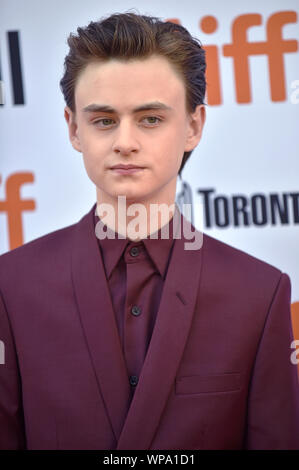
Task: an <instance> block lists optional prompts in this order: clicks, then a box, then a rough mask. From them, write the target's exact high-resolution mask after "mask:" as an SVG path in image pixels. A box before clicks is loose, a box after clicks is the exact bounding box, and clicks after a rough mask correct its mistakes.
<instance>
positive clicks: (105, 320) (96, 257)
mask: <svg viewBox="0 0 299 470" xmlns="http://www.w3.org/2000/svg"><path fill="white" fill-rule="evenodd" d="M95 207H96V204H95V205H94V206H93V207H92V209H91V210H90V212H89V213H88V214H86V215H85V216H84V217H83V218H82V219H81V220H80V221H79V222H78V223H77V224H76V225H75V229H74V230H75V231H74V239H73V245H72V255H71V256H72V276H73V285H74V290H75V297H76V300H77V304H78V310H79V314H80V317H81V321H82V327H83V330H84V333H85V337H86V342H87V345H88V349H89V353H90V357H91V361H92V364H93V368H94V371H95V375H96V379H97V382H98V386H99V390H100V392H101V393H102V396H103V399H104V402H105V404H106V407H107V413H108V417H109V419H110V423H111V426H112V430H113V432H114V436H115V439H116V441H117V440H118V438H119V436H120V433H121V430H122V427H123V424H124V421H125V418H126V415H127V411H128V406H129V399H130V385H129V381H128V373H127V368H126V364H125V361H124V356H123V353H122V350H121V345H120V340H119V335H118V330H117V324H116V320H115V315H114V311H113V306H112V302H111V298H110V293H109V287H108V284H107V280H106V276H105V270H104V266H103V263H102V258H101V254H100V251H99V246H98V241H97V239H96V236H95V228H94V222H93V213H94V210H95Z"/></svg>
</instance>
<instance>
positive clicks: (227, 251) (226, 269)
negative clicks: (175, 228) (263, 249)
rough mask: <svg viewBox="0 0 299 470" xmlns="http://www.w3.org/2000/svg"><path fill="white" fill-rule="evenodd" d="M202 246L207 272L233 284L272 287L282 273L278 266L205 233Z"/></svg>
mask: <svg viewBox="0 0 299 470" xmlns="http://www.w3.org/2000/svg"><path fill="white" fill-rule="evenodd" d="M203 248H204V259H205V260H206V264H207V265H208V266H209V268H208V269H209V272H211V271H213V272H214V273H217V277H222V279H223V278H225V277H227V278H228V279H230V280H231V281H232V282H233V283H234V284H235V285H237V284H239V283H241V282H242V283H243V284H244V283H245V284H246V285H247V286H250V285H261V286H266V285H267V284H268V285H269V287H271V288H273V287H274V285H276V284H277V283H278V282H279V280H280V278H281V275H282V274H283V273H282V271H281V270H280V269H279V268H278V267H276V266H274V265H272V264H270V263H267V262H266V261H263V260H261V259H259V258H256V257H255V256H253V255H250V254H249V253H246V252H245V251H243V250H241V249H239V248H235V247H233V246H231V245H229V244H227V243H225V242H223V241H220V240H218V239H216V238H214V237H212V236H210V235H207V234H206V233H204V235H203ZM210 268H211V269H210Z"/></svg>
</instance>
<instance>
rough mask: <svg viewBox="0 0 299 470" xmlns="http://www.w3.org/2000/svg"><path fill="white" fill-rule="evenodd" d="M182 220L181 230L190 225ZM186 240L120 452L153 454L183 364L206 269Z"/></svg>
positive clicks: (168, 283) (175, 259)
mask: <svg viewBox="0 0 299 470" xmlns="http://www.w3.org/2000/svg"><path fill="white" fill-rule="evenodd" d="M181 217H182V218H181V224H183V222H184V223H185V224H189V222H188V221H187V220H186V219H185V218H184V217H183V215H182V216H181ZM189 227H190V224H189ZM192 227H193V226H192ZM193 229H194V228H193ZM183 235H184V234H183V233H182V237H181V238H179V239H177V240H175V243H174V248H173V253H172V256H171V260H170V264H169V268H168V272H167V276H166V279H165V284H164V288H163V292H162V297H161V301H160V306H159V310H158V314H157V318H156V323H155V327H154V330H153V334H152V338H151V342H150V345H149V349H148V352H147V355H146V358H145V362H144V364H143V368H142V372H141V374H140V378H139V382H138V385H137V387H136V390H135V394H134V398H133V400H132V403H131V407H130V409H129V412H128V415H127V418H126V421H125V424H124V427H123V429H122V432H121V435H120V438H119V441H118V446H117V449H118V450H120V449H134V450H138V449H141V450H144V449H150V445H151V442H152V440H153V438H154V435H155V432H156V430H157V428H158V425H159V421H160V418H161V415H162V413H163V410H164V407H165V405H166V403H167V398H168V396H169V393H170V391H171V387H172V386H173V383H174V380H175V376H176V372H177V369H178V367H179V364H180V360H181V358H182V354H183V351H184V347H185V344H186V341H187V337H188V333H189V330H190V326H191V323H192V318H193V314H194V310H195V302H196V297H197V293H198V291H199V280H200V272H201V264H202V249H198V250H185V249H184V243H185V242H188V240H186V239H184V238H183ZM201 236H202V234H201ZM189 242H190V240H189Z"/></svg>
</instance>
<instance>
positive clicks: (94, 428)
mask: <svg viewBox="0 0 299 470" xmlns="http://www.w3.org/2000/svg"><path fill="white" fill-rule="evenodd" d="M68 44H69V46H70V52H69V54H68V56H67V57H66V59H65V72H64V76H63V78H62V80H61V89H62V91H63V94H64V97H65V100H66V107H65V118H66V121H67V125H68V130H69V137H70V141H71V143H72V146H73V147H74V149H76V150H77V151H78V152H80V153H82V156H83V159H84V164H85V168H86V171H87V174H88V176H89V178H90V179H91V181H92V182H93V183H94V184H95V187H96V194H97V201H96V203H95V204H94V205H93V207H92V208H91V210H90V211H89V212H88V213H87V214H86V215H85V216H84V217H83V218H82V219H81V220H80V221H79V222H78V223H75V224H74V225H71V226H69V227H66V228H64V229H61V230H57V231H55V232H53V233H50V234H48V235H46V236H43V237H40V238H38V239H36V240H34V241H32V242H30V243H27V244H25V245H24V246H22V247H19V248H17V249H15V250H12V251H11V252H9V253H6V254H4V255H2V256H1V257H0V293H1V296H0V338H1V340H2V341H3V342H4V344H5V364H3V365H1V366H0V374H1V375H0V447H1V448H3V449H298V448H299V438H298V436H299V389H298V379H297V370H296V365H293V364H292V363H291V361H290V354H291V349H290V345H291V342H292V340H293V335H292V327H291V318H290V289H291V286H290V279H289V277H288V275H287V274H285V273H282V272H281V271H280V270H279V269H277V268H275V267H273V266H271V265H269V264H267V263H264V262H263V261H261V260H258V259H256V258H254V257H252V256H250V255H248V254H246V253H244V252H242V251H240V250H237V249H235V248H233V247H230V246H229V245H226V244H224V243H222V242H220V241H218V240H216V239H214V238H212V237H210V236H208V235H206V234H202V235H203V236H202V240H201V241H202V243H200V246H197V247H195V249H194V247H193V249H186V246H185V245H186V235H185V232H184V231H182V230H180V229H181V227H182V225H183V226H184V225H188V224H186V219H185V217H184V216H183V215H182V214H180V213H178V212H179V211H178V208H177V207H176V206H175V204H174V202H175V194H176V181H177V176H178V174H180V172H181V171H182V168H183V166H184V164H185V162H186V161H187V159H188V158H189V156H190V154H191V152H192V150H193V149H194V148H195V147H196V145H197V144H198V143H199V141H200V138H201V133H202V129H203V126H204V122H205V108H204V95H205V59H204V51H203V49H202V48H201V46H200V44H199V42H198V41H197V40H195V39H194V38H192V37H191V36H190V34H189V33H188V32H187V31H186V30H185V29H184V28H183V27H181V26H178V25H174V24H172V23H169V22H162V21H160V20H158V19H157V18H152V17H146V16H141V15H135V14H133V13H125V14H115V15H112V16H110V17H108V18H106V19H103V20H102V21H99V22H92V23H90V24H89V25H88V26H87V27H86V28H78V35H77V36H75V35H71V36H70V37H69V40H68ZM128 166H130V167H131V169H128ZM120 200H121V204H119V201H120ZM157 204H164V207H166V208H167V209H168V212H167V211H166V212H167V214H168V215H167V217H166V219H165V217H164V219H163V217H161V215H160V216H159V217H158V218H157V217H156V216H157V213H155V212H152V211H151V209H152V207H156V205H157ZM136 207H137V208H139V212H140V214H139V216H140V218H139V219H138V220H139V223H138V227H137V226H136V224H135V226H134V228H133V229H132V222H134V216H136V213H135V212H134V211H135V209H136ZM135 222H136V220H135ZM180 224H181V225H180ZM133 225H134V224H133ZM137 228H138V230H136V229H137ZM165 228H166V229H167V230H168V233H169V237H165V238H164V237H163V236H161V235H162V232H163V231H164V229H165ZM192 229H193V230H194V233H193V235H194V237H196V236H197V235H198V234H199V231H197V230H195V229H194V227H192ZM105 233H106V236H104V234H105ZM136 233H137V235H136ZM178 233H179V235H180V236H178V237H176V235H177V234H178ZM108 235H109V236H108ZM153 235H155V236H153Z"/></svg>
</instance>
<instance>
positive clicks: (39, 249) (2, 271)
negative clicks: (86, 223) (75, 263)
mask: <svg viewBox="0 0 299 470" xmlns="http://www.w3.org/2000/svg"><path fill="white" fill-rule="evenodd" d="M76 225H77V223H75V224H72V225H70V226H67V227H63V228H61V229H58V230H55V231H53V232H49V233H47V234H45V235H42V236H41V237H38V238H35V239H34V240H31V241H30V242H27V243H24V244H23V245H21V246H19V247H17V248H14V249H12V250H10V251H8V252H6V253H3V254H2V255H0V282H1V284H2V282H5V280H6V279H10V280H11V279H13V278H15V279H17V278H18V275H22V276H24V275H26V272H27V273H28V274H29V273H32V272H34V271H36V273H37V272H38V271H39V270H47V268H49V269H50V268H51V267H52V266H53V265H54V264H57V263H59V260H60V261H61V262H62V261H63V260H64V261H65V259H66V258H67V256H68V255H69V254H70V246H71V240H72V234H73V231H74V229H75V227H76ZM1 284H0V285H1Z"/></svg>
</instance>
